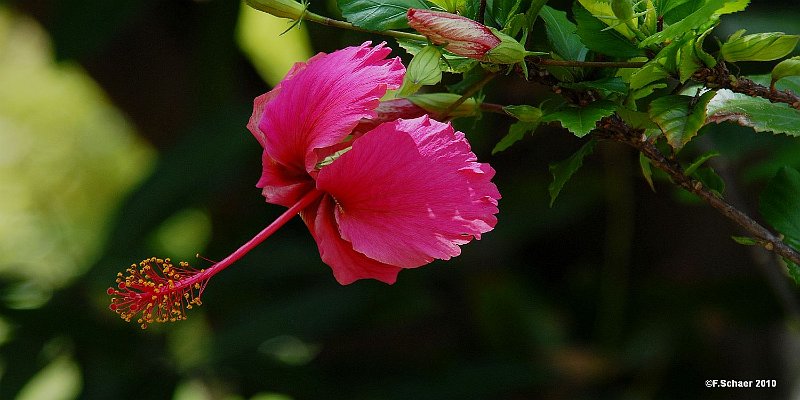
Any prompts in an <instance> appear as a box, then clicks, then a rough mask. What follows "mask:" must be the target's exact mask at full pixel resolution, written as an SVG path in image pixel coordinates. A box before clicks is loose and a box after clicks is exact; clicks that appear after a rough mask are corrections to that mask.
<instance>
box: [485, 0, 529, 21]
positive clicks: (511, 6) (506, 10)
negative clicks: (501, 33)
mask: <svg viewBox="0 0 800 400" xmlns="http://www.w3.org/2000/svg"><path fill="white" fill-rule="evenodd" d="M520 2H521V0H491V1H487V8H488V11H489V15H491V16H492V18H494V20H495V21H496V22H497V25H498V26H501V27H504V26H506V23H508V22H509V19H510V18H511V17H512V16H513V15H514V14H516V13H517V10H518V9H519V5H520Z"/></svg>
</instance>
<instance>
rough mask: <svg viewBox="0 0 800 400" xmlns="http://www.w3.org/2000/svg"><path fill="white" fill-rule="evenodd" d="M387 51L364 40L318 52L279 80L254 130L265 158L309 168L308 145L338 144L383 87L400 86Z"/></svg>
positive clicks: (399, 67) (396, 64)
mask: <svg viewBox="0 0 800 400" xmlns="http://www.w3.org/2000/svg"><path fill="white" fill-rule="evenodd" d="M390 52H391V49H389V48H386V47H384V46H383V43H382V44H379V45H377V46H375V47H371V46H370V42H366V43H364V44H362V45H361V46H358V47H348V48H346V49H342V50H339V51H335V52H333V53H330V54H320V55H317V56H315V57H314V58H312V59H311V60H309V61H308V63H306V65H305V67H304V68H302V69H301V70H299V71H298V72H296V73H295V74H294V75H293V76H291V77H289V78H287V79H284V80H283V81H282V82H281V89H280V92H279V93H278V94H277V95H276V96H275V97H274V98H273V99H272V100H271V101H269V102H267V103H266V104H265V105H264V112H263V116H262V117H261V120H260V121H259V124H258V130H259V131H260V132H263V134H264V142H263V143H262V144H263V145H264V148H265V150H266V151H267V153H268V155H269V157H270V158H272V159H273V160H275V162H277V163H279V164H282V165H284V166H285V167H286V168H289V169H296V170H300V171H306V172H308V171H311V170H312V169H314V166H315V164H316V163H317V158H316V157H315V154H314V149H315V148H319V147H327V146H330V145H333V144H336V143H338V142H341V141H342V140H343V139H344V138H345V137H346V136H347V135H349V134H350V132H351V131H352V130H353V128H354V127H355V126H356V124H358V122H359V120H361V119H362V118H367V117H372V116H374V115H375V113H374V111H373V110H374V109H375V108H376V107H377V106H378V104H379V100H380V98H381V97H382V96H383V95H384V94H385V93H386V90H387V88H397V87H399V86H400V84H401V83H402V80H403V75H404V73H405V68H404V67H403V64H402V63H401V61H400V58H393V59H388V60H387V59H386V56H387V55H388V54H389V53H390Z"/></svg>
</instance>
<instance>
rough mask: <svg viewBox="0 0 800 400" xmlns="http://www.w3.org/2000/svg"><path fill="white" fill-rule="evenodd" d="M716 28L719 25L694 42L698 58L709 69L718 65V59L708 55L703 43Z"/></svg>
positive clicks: (707, 30)
mask: <svg viewBox="0 0 800 400" xmlns="http://www.w3.org/2000/svg"><path fill="white" fill-rule="evenodd" d="M748 1H749V0H748ZM716 26H717V25H716V24H715V25H714V26H712V27H711V28H709V29H706V31H705V32H703V33H702V34H701V35H700V36H699V37H698V38H697V40H695V41H694V52H695V54H696V55H697V57H698V58H700V61H702V62H703V64H705V65H706V66H707V67H709V68H714V66H716V65H717V59H716V58H714V56H712V55H711V54H708V52H707V51H706V50H705V49H704V48H703V42H704V41H705V39H706V36H708V34H709V33H711V31H713V30H714V28H716Z"/></svg>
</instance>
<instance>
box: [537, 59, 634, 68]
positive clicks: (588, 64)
mask: <svg viewBox="0 0 800 400" xmlns="http://www.w3.org/2000/svg"><path fill="white" fill-rule="evenodd" d="M527 60H528V61H529V62H530V63H532V64H537V65H549V66H554V67H585V68H641V67H643V66H644V65H645V64H646V63H645V62H644V61H571V60H553V59H551V58H542V57H539V56H529V57H527Z"/></svg>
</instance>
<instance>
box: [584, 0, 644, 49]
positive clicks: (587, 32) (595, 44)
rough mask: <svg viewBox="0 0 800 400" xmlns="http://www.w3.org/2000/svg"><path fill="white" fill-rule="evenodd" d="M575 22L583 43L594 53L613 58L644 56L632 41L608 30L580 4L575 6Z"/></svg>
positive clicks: (614, 31)
mask: <svg viewBox="0 0 800 400" xmlns="http://www.w3.org/2000/svg"><path fill="white" fill-rule="evenodd" d="M572 11H573V14H574V15H575V22H577V32H578V36H580V38H581V42H583V44H585V45H586V47H588V48H589V49H591V50H592V51H596V52H598V53H601V54H606V55H609V56H612V57H619V58H625V59H627V58H633V57H638V56H641V55H643V54H644V52H643V51H642V50H641V49H639V48H638V47H636V45H635V44H633V43H632V42H631V41H630V40H628V39H627V38H626V37H625V36H624V35H622V34H621V33H619V32H617V31H616V30H606V31H604V30H603V29H605V28H606V27H607V25H606V24H604V23H603V22H602V21H600V20H599V19H597V18H595V17H594V16H592V14H591V13H590V12H589V11H587V10H586V9H585V8H584V7H583V6H581V5H580V4H579V3H575V5H574V6H573V9H572Z"/></svg>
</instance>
